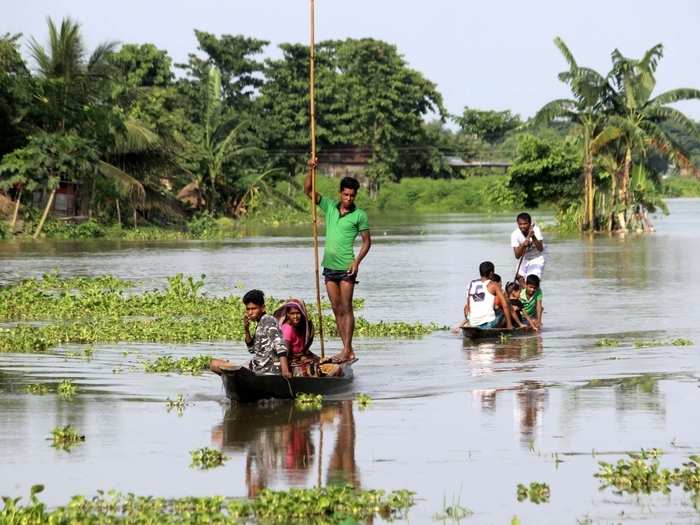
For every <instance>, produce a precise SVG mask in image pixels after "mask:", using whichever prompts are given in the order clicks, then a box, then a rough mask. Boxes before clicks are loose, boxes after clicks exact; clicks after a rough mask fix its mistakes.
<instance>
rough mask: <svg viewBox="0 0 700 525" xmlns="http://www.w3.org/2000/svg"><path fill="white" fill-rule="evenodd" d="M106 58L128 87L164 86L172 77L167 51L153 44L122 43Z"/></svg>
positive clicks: (170, 62)
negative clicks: (117, 49)
mask: <svg viewBox="0 0 700 525" xmlns="http://www.w3.org/2000/svg"><path fill="white" fill-rule="evenodd" d="M107 60H108V61H109V63H110V64H111V65H112V67H113V68H114V70H116V72H117V74H118V75H119V76H120V77H121V80H122V81H123V82H124V83H125V84H126V85H127V86H129V87H132V88H135V87H166V86H167V85H168V84H170V82H171V81H172V79H173V73H172V60H171V59H170V57H169V56H168V52H167V51H164V50H162V49H158V48H157V47H156V46H155V45H153V44H141V45H139V44H124V45H123V46H122V47H121V48H120V49H119V51H117V52H115V53H111V54H110V55H109V56H108V57H107Z"/></svg>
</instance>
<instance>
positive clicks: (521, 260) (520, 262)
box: [513, 250, 527, 282]
mask: <svg viewBox="0 0 700 525" xmlns="http://www.w3.org/2000/svg"><path fill="white" fill-rule="evenodd" d="M525 252H527V250H525V251H524V252H523V254H522V255H521V256H520V260H519V261H518V267H517V268H516V269H515V277H513V282H516V281H517V280H518V272H520V265H521V264H523V259H524V258H525Z"/></svg>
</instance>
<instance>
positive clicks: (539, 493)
mask: <svg viewBox="0 0 700 525" xmlns="http://www.w3.org/2000/svg"><path fill="white" fill-rule="evenodd" d="M516 496H517V498H518V501H521V502H522V501H525V500H527V499H529V500H530V501H531V502H532V503H535V504H537V505H539V504H540V503H548V502H549V485H547V484H546V483H540V482H538V481H533V482H532V483H530V485H529V486H528V485H523V484H522V483H518V487H517V489H516Z"/></svg>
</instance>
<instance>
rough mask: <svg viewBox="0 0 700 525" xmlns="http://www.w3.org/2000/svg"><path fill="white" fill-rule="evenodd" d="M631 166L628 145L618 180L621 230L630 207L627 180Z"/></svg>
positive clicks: (624, 227)
mask: <svg viewBox="0 0 700 525" xmlns="http://www.w3.org/2000/svg"><path fill="white" fill-rule="evenodd" d="M631 167H632V150H631V148H630V147H629V146H628V147H627V149H626V150H625V163H624V165H623V168H622V180H621V181H620V203H621V204H622V211H620V212H619V213H618V218H619V221H620V228H622V229H623V230H626V229H627V210H628V209H629V207H630V202H629V201H630V198H629V182H630V169H631Z"/></svg>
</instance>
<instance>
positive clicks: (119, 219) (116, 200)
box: [114, 199, 122, 228]
mask: <svg viewBox="0 0 700 525" xmlns="http://www.w3.org/2000/svg"><path fill="white" fill-rule="evenodd" d="M114 202H115V203H116V205H117V222H118V223H119V227H120V228H121V226H122V211H121V209H120V208H119V199H114Z"/></svg>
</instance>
